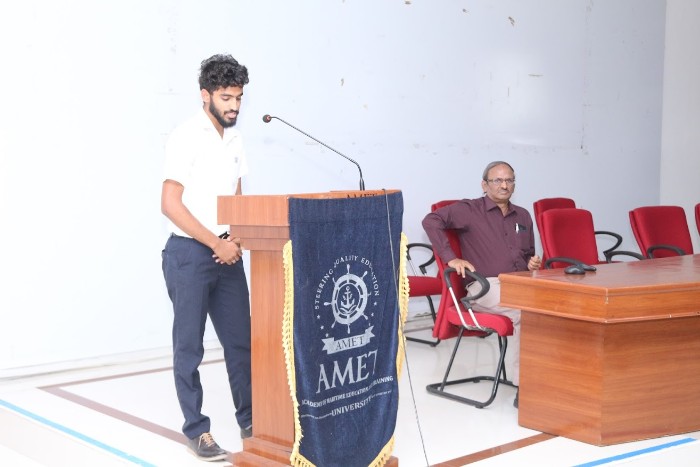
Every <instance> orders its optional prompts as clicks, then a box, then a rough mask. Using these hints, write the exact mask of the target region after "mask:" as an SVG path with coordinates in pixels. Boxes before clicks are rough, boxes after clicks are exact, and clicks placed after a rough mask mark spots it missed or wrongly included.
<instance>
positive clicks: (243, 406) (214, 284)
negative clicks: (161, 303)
mask: <svg viewBox="0 0 700 467" xmlns="http://www.w3.org/2000/svg"><path fill="white" fill-rule="evenodd" d="M163 276H164V277H165V284H166V286H167V288H168V295H169V296H170V299H171V300H172V302H173V311H174V318H173V354H174V362H173V370H174V374H175V389H176V391H177V398H178V400H179V402H180V408H181V409H182V414H183V415H184V416H185V424H184V425H183V427H182V431H183V433H184V434H185V436H187V437H188V438H190V439H192V438H195V437H197V436H199V435H201V434H202V433H205V432H208V431H209V430H210V425H211V422H210V420H209V417H207V416H206V415H203V414H202V412H201V410H202V399H203V391H202V385H201V382H200V379H199V370H198V368H199V364H200V363H201V362H202V358H203V356H204V345H203V343H202V340H203V338H204V327H205V323H206V319H207V314H209V317H210V318H211V322H212V324H213V325H214V330H215V331H216V335H217V337H218V338H219V342H221V346H222V347H223V350H224V359H225V361H226V371H227V372H228V380H229V385H230V387H231V394H232V396H233V403H234V405H235V407H236V420H237V422H238V425H239V426H240V427H242V428H247V427H248V426H250V425H251V424H252V406H251V386H250V301H249V298H248V285H247V283H246V278H245V271H244V269H243V262H242V261H237V262H236V263H235V264H233V265H222V264H217V263H216V262H214V259H213V258H212V250H211V249H209V248H208V247H206V246H205V245H203V244H201V243H199V242H198V241H196V240H193V239H191V238H185V237H178V236H176V235H172V236H171V237H170V238H169V239H168V241H167V243H166V245H165V249H164V250H163Z"/></svg>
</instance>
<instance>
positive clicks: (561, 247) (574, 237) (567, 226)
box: [540, 208, 602, 268]
mask: <svg viewBox="0 0 700 467" xmlns="http://www.w3.org/2000/svg"><path fill="white" fill-rule="evenodd" d="M540 222H541V227H540V228H541V230H540V239H541V240H542V248H543V249H544V255H545V256H546V257H547V258H555V257H562V256H565V257H568V258H573V259H576V260H578V261H581V262H583V263H586V264H600V263H601V262H602V261H600V259H599V258H598V246H597V244H596V239H595V231H594V230H593V216H591V213H590V212H589V211H587V210H585V209H577V208H561V209H550V210H547V211H544V212H542V213H541V215H540ZM569 265H570V263H563V262H554V263H552V267H554V268H562V267H566V266H569Z"/></svg>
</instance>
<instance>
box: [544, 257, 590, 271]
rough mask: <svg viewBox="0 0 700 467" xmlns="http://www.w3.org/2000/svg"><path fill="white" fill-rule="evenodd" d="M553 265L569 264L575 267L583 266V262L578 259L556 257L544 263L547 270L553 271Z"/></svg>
mask: <svg viewBox="0 0 700 467" xmlns="http://www.w3.org/2000/svg"><path fill="white" fill-rule="evenodd" d="M552 263H569V264H574V265H581V264H583V263H581V261H579V260H577V259H576V258H569V257H568V256H555V257H554V258H547V260H546V261H545V262H544V268H545V269H552Z"/></svg>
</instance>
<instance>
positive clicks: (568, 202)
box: [532, 198, 576, 261]
mask: <svg viewBox="0 0 700 467" xmlns="http://www.w3.org/2000/svg"><path fill="white" fill-rule="evenodd" d="M575 207H576V203H575V202H574V200H573V199H571V198H542V199H540V200H537V201H535V202H534V203H532V212H533V214H534V215H535V223H536V224H537V231H538V232H539V233H540V242H541V243H542V249H543V250H544V253H543V254H542V261H545V260H546V259H547V253H546V251H547V250H546V248H545V245H544V242H545V240H544V238H543V235H542V220H541V216H542V213H543V212H545V211H549V210H550V209H565V208H575Z"/></svg>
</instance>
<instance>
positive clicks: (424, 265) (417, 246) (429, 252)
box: [404, 243, 442, 347]
mask: <svg viewBox="0 0 700 467" xmlns="http://www.w3.org/2000/svg"><path fill="white" fill-rule="evenodd" d="M406 250H407V251H406V257H407V259H408V266H409V269H410V272H409V276H408V287H409V292H408V296H409V298H410V297H423V298H425V299H426V300H427V302H428V307H429V308H430V315H431V317H432V319H433V325H434V324H435V304H434V303H433V296H440V294H441V293H442V278H441V277H440V276H439V274H438V272H436V274H435V275H431V274H429V273H428V266H430V265H431V264H433V263H435V255H434V254H433V247H432V246H431V245H429V244H427V243H409V244H408V245H406ZM411 250H413V252H414V255H413V257H412V256H411ZM418 251H420V253H417V252H418ZM419 255H420V256H419ZM418 258H422V259H420V261H422V262H421V263H420V264H418V265H414V262H413V260H414V259H418ZM426 258H427V259H426ZM416 268H417V269H418V270H416ZM435 269H436V270H437V267H435ZM409 332H412V331H410V330H409V331H404V333H409ZM406 340H409V341H413V342H419V343H421V344H429V345H430V346H432V347H435V346H436V345H438V344H439V343H440V339H436V340H427V339H420V338H417V337H408V336H407V337H406Z"/></svg>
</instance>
